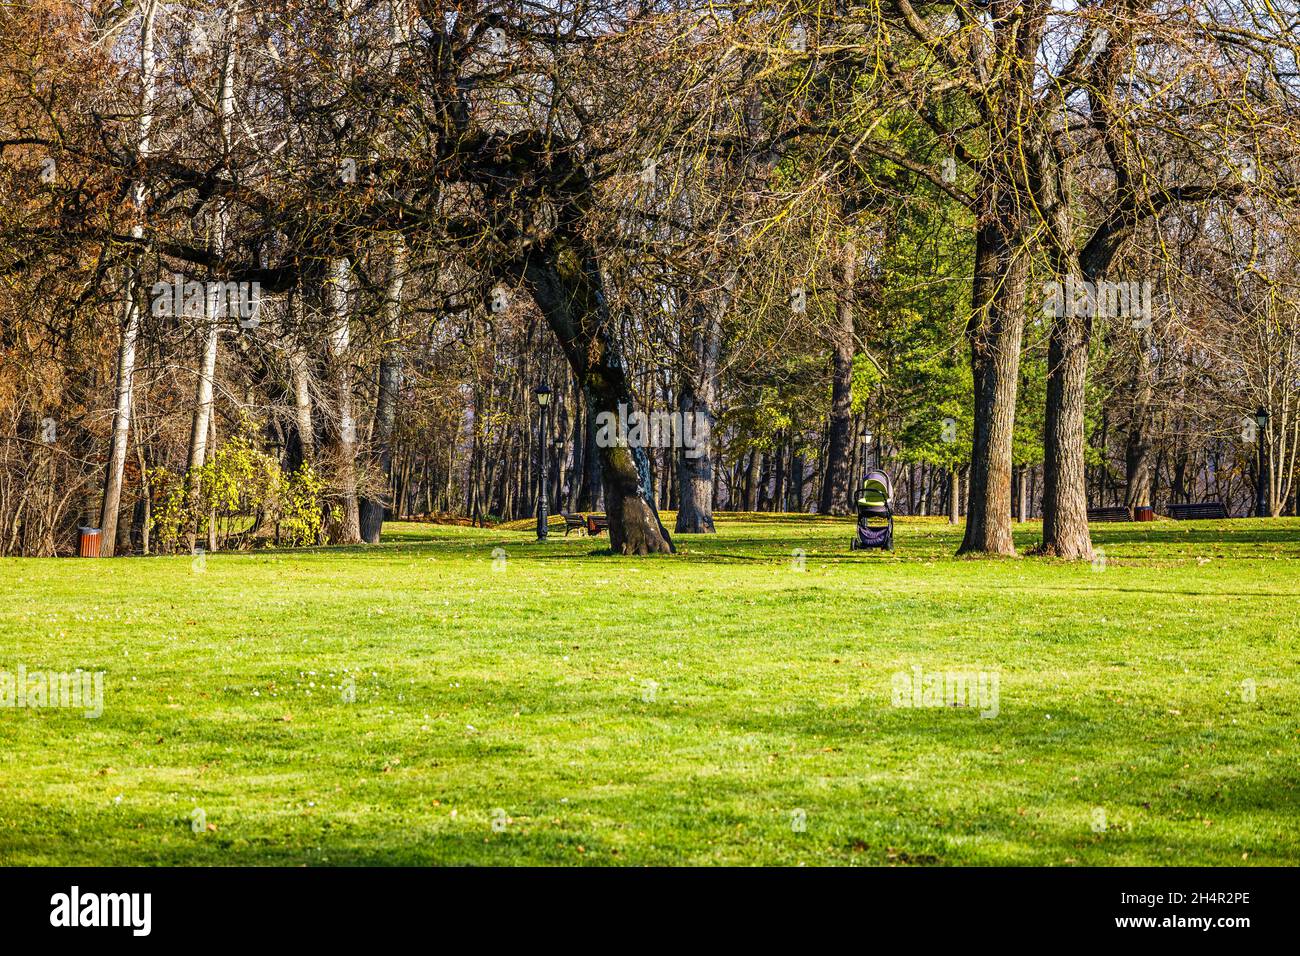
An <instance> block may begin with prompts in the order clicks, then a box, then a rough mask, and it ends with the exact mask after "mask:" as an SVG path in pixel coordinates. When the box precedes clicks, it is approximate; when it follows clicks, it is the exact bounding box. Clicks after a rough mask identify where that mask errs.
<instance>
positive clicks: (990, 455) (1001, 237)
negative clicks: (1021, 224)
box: [958, 210, 1029, 555]
mask: <svg viewBox="0 0 1300 956" xmlns="http://www.w3.org/2000/svg"><path fill="white" fill-rule="evenodd" d="M992 214H993V215H994V216H995V218H993V219H991V220H990V221H987V222H985V223H984V224H983V225H981V226H980V228H979V230H978V233H977V235H976V242H975V284H974V291H973V296H972V309H971V317H970V321H969V323H968V324H967V330H966V334H967V338H968V339H969V340H970V348H971V372H972V376H973V379H974V391H975V420H974V426H975V427H974V434H973V439H972V444H971V464H970V475H969V478H968V482H969V497H968V505H967V514H966V534H965V536H964V537H963V538H962V543H961V548H960V549H959V551H958V553H959V554H970V553H982V554H996V555H1013V554H1015V553H1016V546H1015V542H1014V540H1013V538H1012V535H1011V462H1012V439H1013V431H1014V428H1015V421H1016V390H1017V388H1018V387H1019V376H1020V345H1021V340H1022V338H1023V336H1024V329H1025V288H1026V282H1027V280H1028V269H1029V259H1028V253H1027V251H1026V250H1025V249H1024V247H1023V244H1022V243H1021V238H1022V235H1021V233H1020V232H1019V231H1018V230H1016V229H1015V227H1014V223H1012V224H1010V225H1008V221H1007V220H1006V219H1002V218H997V216H998V215H999V214H1000V215H1002V216H1006V217H1010V216H1012V215H1013V213H1012V212H1011V211H1010V210H995V211H993V212H992Z"/></svg>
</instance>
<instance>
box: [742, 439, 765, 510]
mask: <svg viewBox="0 0 1300 956" xmlns="http://www.w3.org/2000/svg"><path fill="white" fill-rule="evenodd" d="M761 459H762V453H761V452H760V451H759V450H758V449H757V448H751V449H750V451H749V464H748V465H747V466H746V467H745V486H744V488H745V503H744V509H745V510H746V511H750V512H753V511H757V510H758V470H759V467H760V465H761V464H762V460H761Z"/></svg>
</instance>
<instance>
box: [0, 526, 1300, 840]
mask: <svg viewBox="0 0 1300 956" xmlns="http://www.w3.org/2000/svg"><path fill="white" fill-rule="evenodd" d="M1019 528H1020V529H1021V530H1020V533H1019V538H1020V540H1019V543H1020V545H1021V546H1022V547H1024V548H1027V547H1029V546H1031V545H1032V544H1033V543H1034V540H1035V538H1036V537H1037V535H1038V534H1039V528H1038V526H1037V525H1035V524H1027V525H1023V526H1019ZM851 529H852V523H851V520H849V519H841V520H829V519H817V518H804V517H791V516H748V517H747V518H746V519H745V520H735V519H733V520H727V519H725V518H724V519H723V520H722V521H720V522H719V534H718V535H716V536H680V537H679V538H678V539H677V541H678V545H679V548H680V549H681V552H682V553H681V554H679V555H677V556H675V557H656V558H621V557H610V556H608V555H605V554H602V553H601V549H602V548H603V547H604V546H605V543H604V541H605V539H604V538H598V539H591V540H586V539H582V538H577V537H570V538H568V539H567V540H566V539H565V538H563V537H562V536H553V537H552V539H551V541H550V542H549V543H548V544H546V545H544V546H543V545H538V544H537V543H536V542H535V541H532V540H531V538H532V535H531V534H530V533H529V532H527V531H522V530H506V529H496V530H478V529H468V528H454V527H433V526H428V525H389V526H387V527H386V532H387V533H386V535H385V543H384V544H382V545H380V546H378V547H374V548H368V549H327V550H319V551H306V552H289V551H282V552H274V551H271V552H259V553H250V554H217V555H209V556H208V557H207V559H206V567H205V568H204V569H203V570H201V571H196V570H195V569H194V568H193V567H192V561H191V559H190V558H188V557H175V558H172V557H168V558H134V559H115V560H111V561H84V560H72V559H68V560H5V561H0V593H3V595H4V597H5V600H4V602H3V605H0V670H7V671H10V672H16V670H17V667H18V665H25V666H26V668H27V669H28V670H29V671H35V670H73V669H75V668H77V667H81V668H84V669H87V670H103V671H105V672H106V677H105V685H104V712H103V715H102V717H100V718H99V719H97V720H92V719H86V718H85V717H83V716H82V714H81V712H80V711H69V710H60V709H44V710H32V709H26V710H19V709H13V708H10V709H3V710H0V862H2V863H6V864H292V865H296V864H309V865H320V864H325V865H336V864H631V865H638V864H808V865H825V864H892V863H897V864H1034V865H1070V864H1077V865H1112V864H1116V865H1118V864H1237V865H1250V864H1295V863H1298V862H1300V787H1298V786H1297V784H1298V782H1300V765H1298V762H1297V757H1298V754H1300V748H1298V744H1300V691H1298V690H1297V683H1296V674H1297V665H1300V643H1298V642H1297V634H1298V633H1300V626H1298V625H1300V521H1296V520H1276V521H1253V520H1239V521H1225V522H1188V523H1177V524H1175V523H1169V522H1159V523H1156V524H1151V525H1109V526H1106V525H1103V526H1100V527H1098V528H1096V529H1095V539H1096V541H1097V543H1098V544H1099V545H1100V546H1101V547H1102V548H1103V549H1104V551H1105V555H1106V562H1105V567H1104V569H1102V570H1096V569H1094V568H1093V567H1091V566H1089V565H1087V564H1084V565H1070V564H1064V563H1059V562H1052V561H1046V560H1042V559H1036V558H1025V559H1018V560H1007V561H970V560H957V559H954V558H953V557H952V553H953V551H954V549H955V547H956V544H957V541H958V540H959V537H960V529H959V528H958V529H954V528H951V527H949V526H948V525H947V524H945V523H942V522H941V521H939V520H933V519H931V520H927V519H915V520H902V521H900V522H899V524H898V550H897V552H896V553H895V554H893V555H888V554H881V553H878V552H872V553H866V554H864V553H861V552H855V553H850V552H849V550H848V542H849V538H850V535H851ZM497 548H500V549H502V550H501V551H498V552H497V554H498V555H502V554H503V555H504V559H503V560H502V559H501V558H498V559H497V560H496V561H495V562H494V559H493V551H494V549H497ZM796 548H797V549H801V551H802V553H803V561H802V563H803V569H802V570H799V568H798V564H799V560H798V556H797V555H793V554H792V552H793V551H794V549H796ZM917 666H919V667H921V668H922V670H923V673H934V672H942V671H964V670H969V671H983V672H996V673H997V675H998V678H999V685H998V686H999V700H998V708H997V710H998V713H997V716H996V717H991V718H988V719H984V718H982V717H981V716H980V714H979V712H978V711H977V709H975V708H973V707H951V706H939V707H922V708H904V707H895V706H892V703H893V701H892V694H891V680H892V675H894V674H895V673H897V672H900V671H902V672H905V673H909V674H910V673H912V669H913V668H914V667H917ZM1246 681H1253V682H1254V688H1255V698H1254V700H1253V701H1252V700H1249V699H1248V698H1249V697H1250V694H1249V693H1247V692H1246V691H1245V690H1244V689H1243V682H1246ZM352 688H355V699H354V700H350V699H349V698H351V697H353V694H352V693H351V690H352ZM196 809H197V810H201V811H202V816H201V817H200V816H198V815H197V814H195V810H196ZM196 818H197V819H198V820H199V824H200V825H196V824H195V822H194V821H195V819H196ZM196 830H197V831H198V832H196Z"/></svg>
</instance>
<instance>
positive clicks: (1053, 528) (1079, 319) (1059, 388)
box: [1042, 309, 1092, 560]
mask: <svg viewBox="0 0 1300 956" xmlns="http://www.w3.org/2000/svg"><path fill="white" fill-rule="evenodd" d="M1063 311H1065V312H1067V313H1071V312H1073V311H1075V310H1072V309H1065V310H1063ZM1091 331H1092V320H1091V318H1089V317H1087V316H1075V315H1068V314H1067V315H1066V316H1063V317H1060V318H1057V319H1056V320H1055V321H1053V323H1052V332H1051V337H1050V340H1049V343H1048V350H1047V417H1046V422H1045V425H1044V451H1045V453H1046V456H1045V460H1044V462H1043V545H1042V552H1043V554H1048V555H1053V556H1055V557H1058V558H1067V559H1071V560H1074V559H1084V560H1087V559H1091V558H1092V540H1091V538H1090V537H1089V535H1088V483H1087V475H1086V473H1085V471H1084V454H1083V434H1084V411H1085V404H1084V403H1085V386H1086V384H1087V377H1088V338H1089V336H1090V335H1091Z"/></svg>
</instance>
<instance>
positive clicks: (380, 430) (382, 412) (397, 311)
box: [360, 238, 406, 544]
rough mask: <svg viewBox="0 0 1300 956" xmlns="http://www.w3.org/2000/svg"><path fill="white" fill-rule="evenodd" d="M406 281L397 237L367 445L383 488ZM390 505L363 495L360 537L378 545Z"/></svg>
mask: <svg viewBox="0 0 1300 956" xmlns="http://www.w3.org/2000/svg"><path fill="white" fill-rule="evenodd" d="M405 282H406V244H405V242H403V241H402V240H401V239H400V238H395V239H394V240H393V243H392V253H391V256H390V258H389V266H388V284H387V287H386V288H385V290H384V305H383V315H382V323H383V329H384V353H383V355H382V357H381V358H380V360H379V395H378V398H377V399H376V400H375V426H374V428H373V430H372V438H371V445H372V447H373V449H374V452H373V454H374V461H375V465H376V466H377V467H378V469H379V471H380V472H381V473H382V474H383V475H384V479H385V485H384V487H385V488H386V489H387V488H390V487H391V485H392V480H393V479H392V470H393V431H394V426H395V425H396V423H397V399H398V395H399V394H400V393H401V390H402V329H401V318H402V287H403V285H404V283H405ZM391 504H392V497H391V494H390V493H389V492H387V491H385V493H384V494H383V495H382V496H381V497H379V498H377V499H376V498H370V497H368V496H367V497H366V498H365V499H364V500H362V501H361V503H360V526H361V538H362V540H363V541H365V542H366V543H367V544H378V543H379V534H380V531H381V529H382V528H383V524H384V513H385V511H386V510H387V509H388V507H389V506H390V505H391Z"/></svg>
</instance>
